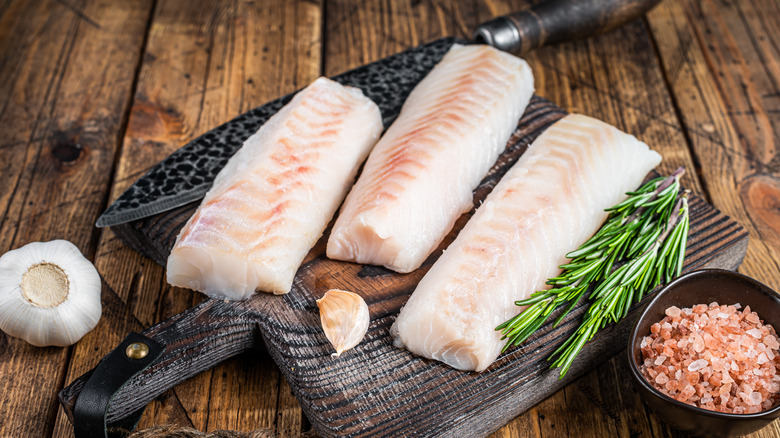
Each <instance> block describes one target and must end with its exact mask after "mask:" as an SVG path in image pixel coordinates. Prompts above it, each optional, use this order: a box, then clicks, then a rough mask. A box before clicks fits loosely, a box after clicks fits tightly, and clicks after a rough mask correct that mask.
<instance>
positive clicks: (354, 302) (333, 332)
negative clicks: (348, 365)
mask: <svg viewBox="0 0 780 438" xmlns="http://www.w3.org/2000/svg"><path fill="white" fill-rule="evenodd" d="M317 307H319V308H320V322H322V330H323V331H324V332H325V337H327V338H328V340H329V341H330V343H331V344H332V345H333V348H335V349H336V352H335V353H333V354H332V355H331V356H333V357H339V356H341V353H343V352H345V351H347V350H349V349H350V348H352V347H354V346H355V345H357V344H359V343H360V341H361V340H362V339H363V336H365V335H366V332H367V331H368V323H369V320H370V316H369V313H368V306H367V305H366V302H365V301H363V298H361V297H360V295H358V294H356V293H352V292H348V291H345V290H339V289H331V290H329V291H327V292H326V293H325V295H324V296H323V297H322V298H320V299H319V300H317Z"/></svg>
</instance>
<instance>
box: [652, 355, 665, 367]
mask: <svg viewBox="0 0 780 438" xmlns="http://www.w3.org/2000/svg"><path fill="white" fill-rule="evenodd" d="M665 360H666V356H664V355H663V354H662V355H660V356H658V358H656V360H655V364H656V365H663V364H664V361H665Z"/></svg>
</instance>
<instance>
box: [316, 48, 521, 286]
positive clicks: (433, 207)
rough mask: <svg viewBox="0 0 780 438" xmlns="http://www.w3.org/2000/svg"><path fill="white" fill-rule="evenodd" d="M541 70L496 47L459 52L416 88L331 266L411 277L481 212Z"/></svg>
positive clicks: (339, 234) (353, 208) (357, 197)
mask: <svg viewBox="0 0 780 438" xmlns="http://www.w3.org/2000/svg"><path fill="white" fill-rule="evenodd" d="M533 91H534V87H533V76H532V74H531V68H530V67H529V66H528V64H527V63H526V62H525V61H523V60H522V59H520V58H516V57H514V56H512V55H510V54H508V53H505V52H501V51H499V50H497V49H494V48H492V47H489V46H461V45H457V44H456V45H453V46H452V48H451V49H450V51H449V52H448V53H447V54H446V55H445V56H444V58H443V59H442V60H441V61H440V62H439V64H438V65H437V66H436V67H434V69H433V70H431V72H430V73H429V74H428V76H426V77H425V79H423V80H422V81H420V83H419V84H418V85H417V86H416V87H415V88H414V90H413V91H412V92H411V94H410V95H409V97H408V99H407V100H406V102H405V103H404V106H403V108H402V110H401V113H400V115H399V116H398V118H397V119H396V121H395V122H394V123H393V125H392V126H390V128H389V129H388V130H387V132H386V133H385V135H384V136H383V137H382V139H381V140H379V143H377V145H376V147H375V148H374V150H373V151H372V152H371V155H370V156H369V157H368V161H367V162H366V165H365V167H364V169H363V172H362V174H361V175H360V178H359V179H358V182H357V183H356V184H355V187H354V188H353V189H352V191H350V193H349V195H348V196H347V200H346V201H345V203H344V206H343V207H342V208H341V212H340V213H339V217H338V219H337V220H336V223H335V225H334V227H333V231H332V232H331V235H330V238H329V240H328V247H327V255H328V257H330V258H331V259H337V260H347V261H353V262H357V263H367V264H374V265H384V266H385V267H387V268H389V269H392V270H394V271H397V272H411V271H413V270H415V269H417V268H418V267H420V265H421V264H422V262H423V261H424V260H425V259H426V257H428V255H430V253H431V252H433V250H434V249H436V247H437V246H438V244H439V243H441V241H442V239H443V238H444V236H445V235H446V234H447V232H449V230H450V229H452V226H453V225H454V223H455V221H456V220H457V219H458V217H459V216H460V215H461V214H462V213H464V212H466V211H468V210H469V209H470V208H471V206H472V190H474V188H475V187H476V186H477V185H478V184H479V182H480V181H481V180H482V178H483V177H484V176H485V174H486V173H487V171H488V170H490V167H491V166H492V165H493V163H494V162H495V161H496V159H497V158H498V155H499V154H500V153H501V152H502V151H503V150H504V148H505V147H506V143H507V141H508V140H509V137H510V136H511V135H512V132H513V131H514V129H515V128H516V126H517V122H518V120H519V119H520V116H522V114H523V112H524V111H525V108H526V106H527V105H528V102H529V101H530V99H531V95H532V94H533Z"/></svg>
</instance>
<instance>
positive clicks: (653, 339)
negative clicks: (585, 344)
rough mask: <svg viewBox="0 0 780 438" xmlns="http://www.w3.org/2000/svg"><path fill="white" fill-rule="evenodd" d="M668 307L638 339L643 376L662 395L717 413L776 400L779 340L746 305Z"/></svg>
mask: <svg viewBox="0 0 780 438" xmlns="http://www.w3.org/2000/svg"><path fill="white" fill-rule="evenodd" d="M740 308H741V306H740V305H739V304H735V305H733V306H725V305H724V306H721V305H718V303H710V304H709V305H707V304H698V305H696V306H693V307H692V308H685V309H679V308H677V307H674V306H672V307H670V308H668V309H666V312H665V313H666V317H665V318H664V319H663V320H661V321H659V322H658V323H655V324H653V325H652V327H651V330H650V331H651V334H650V336H647V337H645V338H644V339H642V342H641V349H642V355H643V356H644V363H643V365H642V366H641V369H642V372H643V374H644V375H645V378H646V379H647V380H648V381H650V383H651V384H653V385H654V386H655V387H656V388H658V390H660V391H661V392H663V393H664V394H666V395H668V396H670V397H672V398H675V399H677V400H680V401H682V402H685V403H688V404H691V405H694V406H698V407H701V408H705V409H710V410H714V411H719V412H730V413H738V414H739V413H755V412H761V411H762V410H766V409H769V408H771V407H772V406H774V405H775V404H776V403H777V402H778V401H780V373H778V370H780V354H778V349H780V340H778V337H777V333H776V332H775V330H774V328H773V327H772V326H771V325H768V324H766V325H765V324H763V322H762V321H761V319H760V318H759V316H758V315H757V314H756V313H755V312H752V311H751V310H750V306H746V307H745V309H744V310H742V311H740V310H739V309H740Z"/></svg>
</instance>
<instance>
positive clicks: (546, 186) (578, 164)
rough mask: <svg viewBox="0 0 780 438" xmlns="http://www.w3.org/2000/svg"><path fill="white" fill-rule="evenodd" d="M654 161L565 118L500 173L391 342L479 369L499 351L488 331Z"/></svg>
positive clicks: (598, 129) (600, 129) (611, 130)
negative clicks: (512, 164)
mask: <svg viewBox="0 0 780 438" xmlns="http://www.w3.org/2000/svg"><path fill="white" fill-rule="evenodd" d="M660 161H661V156H660V155H658V154H657V153H656V152H654V151H651V150H650V149H649V148H648V147H647V145H646V144H644V143H642V142H640V141H639V140H637V139H636V138H634V137H633V136H631V135H628V134H625V133H623V132H621V131H619V130H618V129H616V128H615V127H613V126H610V125H608V124H606V123H604V122H601V121H598V120H595V119H592V118H589V117H585V116H581V115H569V116H566V117H564V118H563V119H561V120H560V121H558V122H557V123H555V124H554V125H552V126H551V127H550V128H548V129H547V130H546V131H545V132H544V133H542V135H540V136H539V138H538V139H537V140H536V141H535V142H534V143H533V144H532V145H531V146H530V148H529V149H528V151H526V152H525V153H524V154H523V155H522V156H521V157H520V160H518V162H517V163H516V164H515V165H514V166H513V167H512V168H511V169H510V170H509V171H508V172H507V174H506V175H505V176H504V177H503V178H502V179H501V181H500V182H499V184H498V185H497V186H496V187H495V189H493V191H492V192H491V193H490V195H489V196H488V197H487V199H486V200H485V202H484V203H483V204H482V205H481V206H480V207H479V208H478V209H477V211H476V213H475V214H474V216H473V217H472V218H471V220H470V221H469V222H468V223H467V224H466V226H465V227H464V228H463V230H461V232H460V234H459V235H458V237H457V238H456V239H455V241H454V242H453V243H452V244H451V245H450V246H449V248H447V250H446V251H445V252H444V254H443V255H442V256H441V258H439V260H437V261H436V263H435V264H434V265H433V266H432V267H431V270H430V271H428V273H427V274H426V275H425V276H424V277H423V279H422V280H421V281H420V283H419V285H418V286H417V288H416V289H415V291H414V293H413V294H412V296H411V298H409V301H408V302H407V303H406V305H405V306H404V308H403V309H402V310H401V313H400V315H399V316H398V319H397V320H396V321H395V323H394V325H393V327H392V329H391V333H392V334H393V337H394V340H395V345H396V346H398V347H405V348H406V349H408V350H410V351H411V352H413V353H415V354H417V355H420V356H425V357H427V358H430V359H436V360H439V361H442V362H444V363H446V364H448V365H450V366H452V367H454V368H457V369H461V370H475V371H482V370H484V369H485V368H487V367H488V366H489V365H490V364H491V363H492V362H493V361H494V360H495V359H496V358H497V357H498V354H499V352H500V351H501V347H502V346H503V342H502V341H501V340H500V338H501V334H500V332H496V331H495V330H494V329H495V327H496V326H498V325H499V324H501V323H502V322H504V321H506V320H507V319H509V318H511V317H512V316H514V315H515V314H517V310H518V308H517V306H515V304H514V302H515V301H516V300H522V299H524V298H527V297H528V296H529V295H530V294H531V293H533V292H534V291H536V290H541V289H544V288H545V282H546V281H547V279H548V278H550V277H554V276H555V275H557V274H558V273H559V272H560V270H559V269H558V266H559V265H560V264H563V263H564V262H565V261H566V258H565V257H564V254H566V253H568V252H570V251H573V250H574V249H576V248H577V247H578V246H579V245H580V244H582V242H584V241H585V240H587V239H588V238H589V237H590V236H592V235H593V234H594V233H595V232H596V231H597V230H598V229H599V227H601V225H602V223H603V222H604V220H605V219H606V217H607V213H606V212H605V211H604V209H606V208H609V207H611V206H613V205H615V204H617V203H619V202H621V201H622V200H624V199H625V198H626V196H625V192H628V191H631V190H634V189H636V188H637V187H638V186H639V184H641V182H642V180H643V178H644V177H645V175H647V173H648V172H649V171H650V170H651V169H652V168H653V167H655V166H656V165H658V163H659V162H660Z"/></svg>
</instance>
